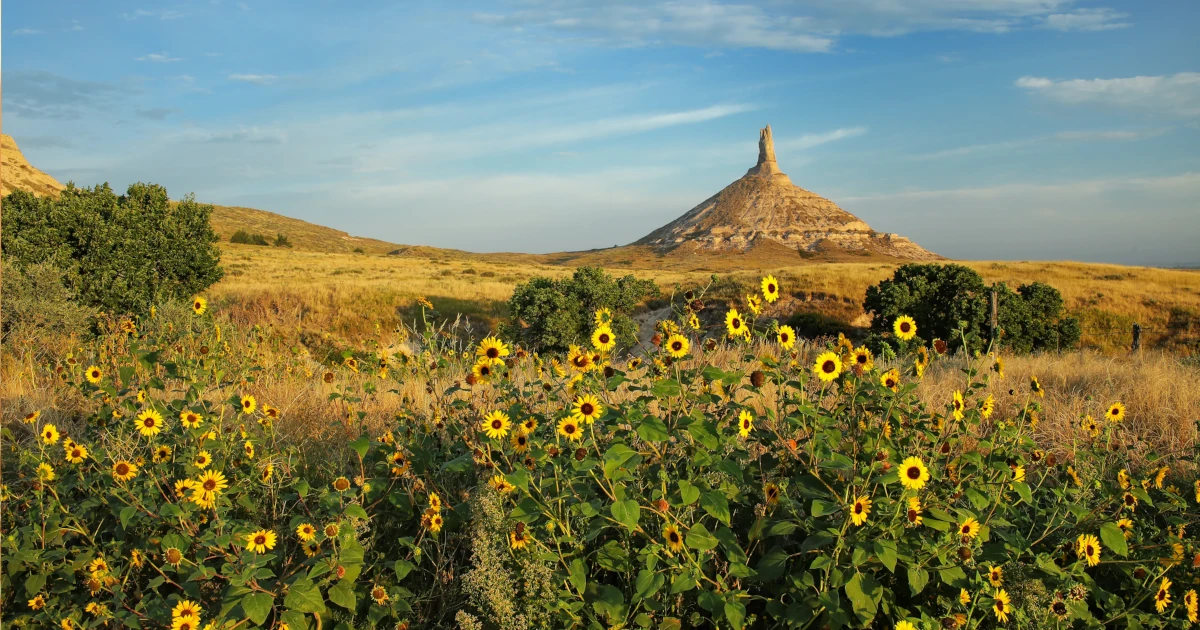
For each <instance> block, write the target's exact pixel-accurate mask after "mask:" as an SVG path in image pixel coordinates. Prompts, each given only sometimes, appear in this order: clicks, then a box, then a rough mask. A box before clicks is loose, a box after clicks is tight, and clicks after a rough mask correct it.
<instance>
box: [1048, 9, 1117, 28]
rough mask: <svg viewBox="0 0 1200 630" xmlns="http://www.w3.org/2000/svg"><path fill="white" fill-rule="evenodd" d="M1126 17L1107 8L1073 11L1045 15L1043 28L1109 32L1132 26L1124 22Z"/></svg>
mask: <svg viewBox="0 0 1200 630" xmlns="http://www.w3.org/2000/svg"><path fill="white" fill-rule="evenodd" d="M1128 17H1129V14H1128V13H1119V12H1117V11H1114V10H1113V9H1107V8H1099V9H1075V10H1074V11H1071V12H1068V13H1051V14H1050V15H1047V16H1046V18H1045V21H1044V22H1043V26H1044V27H1045V28H1049V29H1053V30H1056V31H1110V30H1112V29H1116V28H1129V27H1130V26H1133V24H1131V23H1129V22H1125V21H1124V20H1125V19H1126V18H1128Z"/></svg>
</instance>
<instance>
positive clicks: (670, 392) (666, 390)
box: [650, 378, 682, 398]
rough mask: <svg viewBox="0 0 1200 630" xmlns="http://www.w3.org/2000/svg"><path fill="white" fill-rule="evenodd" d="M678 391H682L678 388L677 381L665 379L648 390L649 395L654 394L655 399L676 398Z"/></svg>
mask: <svg viewBox="0 0 1200 630" xmlns="http://www.w3.org/2000/svg"><path fill="white" fill-rule="evenodd" d="M680 391H682V390H681V389H680V387H679V381H677V380H675V379H673V378H666V379H663V380H661V381H658V382H657V383H655V384H654V386H653V387H651V388H650V393H652V394H654V396H655V397H656V398H670V397H672V396H678V395H679V393H680Z"/></svg>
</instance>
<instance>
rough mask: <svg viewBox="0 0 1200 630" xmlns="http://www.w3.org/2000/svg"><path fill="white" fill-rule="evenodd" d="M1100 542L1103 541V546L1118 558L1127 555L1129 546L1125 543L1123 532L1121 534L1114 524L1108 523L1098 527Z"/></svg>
mask: <svg viewBox="0 0 1200 630" xmlns="http://www.w3.org/2000/svg"><path fill="white" fill-rule="evenodd" d="M1100 540H1102V541H1104V546H1105V547H1108V548H1109V549H1111V550H1112V552H1113V553H1115V554H1117V555H1118V556H1122V557H1126V556H1128V555H1129V545H1127V544H1126V543H1125V532H1122V531H1121V528H1120V527H1118V526H1117V524H1116V523H1112V522H1109V523H1105V524H1103V525H1101V526H1100Z"/></svg>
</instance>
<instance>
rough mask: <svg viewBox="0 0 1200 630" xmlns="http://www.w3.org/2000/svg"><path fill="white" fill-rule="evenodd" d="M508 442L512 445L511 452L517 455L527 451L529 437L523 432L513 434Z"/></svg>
mask: <svg viewBox="0 0 1200 630" xmlns="http://www.w3.org/2000/svg"><path fill="white" fill-rule="evenodd" d="M509 442H510V443H511V444H512V447H513V450H514V451H516V452H517V453H524V452H525V451H527V450H529V436H528V435H527V434H525V433H524V432H523V431H517V432H516V433H513V436H512V439H510V440H509Z"/></svg>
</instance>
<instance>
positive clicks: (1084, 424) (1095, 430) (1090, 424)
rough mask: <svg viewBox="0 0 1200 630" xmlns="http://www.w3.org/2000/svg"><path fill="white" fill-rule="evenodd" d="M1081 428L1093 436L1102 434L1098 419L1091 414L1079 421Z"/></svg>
mask: <svg viewBox="0 0 1200 630" xmlns="http://www.w3.org/2000/svg"><path fill="white" fill-rule="evenodd" d="M1079 428H1081V429H1083V430H1084V432H1085V433H1088V434H1090V435H1091V436H1092V437H1096V436H1098V435H1100V427H1098V426H1096V420H1095V419H1094V418H1092V416H1091V415H1087V416H1084V417H1083V420H1080V421H1079Z"/></svg>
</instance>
